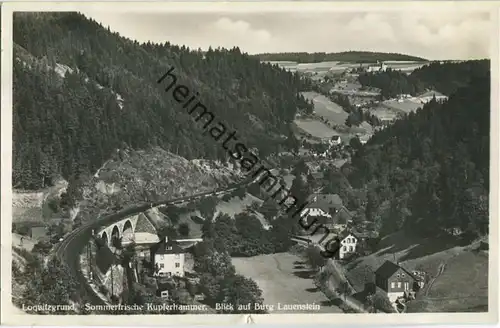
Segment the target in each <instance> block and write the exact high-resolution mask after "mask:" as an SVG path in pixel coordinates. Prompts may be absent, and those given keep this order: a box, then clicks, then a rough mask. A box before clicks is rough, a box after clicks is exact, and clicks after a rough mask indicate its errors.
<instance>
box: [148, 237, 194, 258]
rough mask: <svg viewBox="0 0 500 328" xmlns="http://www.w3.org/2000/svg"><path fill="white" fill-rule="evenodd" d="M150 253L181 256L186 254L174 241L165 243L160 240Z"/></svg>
mask: <svg viewBox="0 0 500 328" xmlns="http://www.w3.org/2000/svg"><path fill="white" fill-rule="evenodd" d="M151 253H153V254H162V255H167V254H182V253H186V251H185V250H183V249H182V248H181V247H180V246H179V244H178V243H177V242H176V241H175V240H169V241H165V240H162V241H160V242H159V243H157V244H155V245H153V246H152V247H151Z"/></svg>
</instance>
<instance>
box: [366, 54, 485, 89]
mask: <svg viewBox="0 0 500 328" xmlns="http://www.w3.org/2000/svg"><path fill="white" fill-rule="evenodd" d="M489 65H490V61H489V60H486V59H483V60H470V61H466V62H459V63H454V62H444V63H438V62H435V63H431V64H429V65H425V66H422V67H420V68H418V69H416V70H414V71H413V72H412V73H411V74H409V75H408V74H406V73H404V72H401V71H399V70H394V69H390V68H389V69H387V71H384V72H370V73H363V74H361V75H360V76H359V78H358V80H359V82H360V83H361V85H363V86H369V87H375V88H379V89H381V96H382V98H393V97H396V96H398V95H400V94H411V95H418V94H420V93H422V92H424V91H425V90H427V89H433V90H437V91H439V92H442V93H443V94H445V95H448V96H449V95H451V94H453V93H454V92H456V91H457V90H458V88H460V87H463V86H466V85H468V84H469V83H470V80H471V79H472V78H474V76H475V75H476V74H478V73H479V74H481V72H484V71H485V70H488V69H489Z"/></svg>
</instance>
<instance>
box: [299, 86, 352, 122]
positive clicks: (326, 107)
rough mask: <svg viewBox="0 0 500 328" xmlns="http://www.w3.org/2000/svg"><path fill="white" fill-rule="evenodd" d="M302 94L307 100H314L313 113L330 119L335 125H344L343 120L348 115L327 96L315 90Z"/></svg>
mask: <svg viewBox="0 0 500 328" xmlns="http://www.w3.org/2000/svg"><path fill="white" fill-rule="evenodd" d="M302 95H303V96H304V98H306V99H307V100H312V101H313V102H314V113H315V114H316V115H319V116H321V117H324V118H325V119H326V120H328V121H332V122H333V123H334V124H337V125H344V124H345V120H346V119H347V117H348V116H349V114H348V113H346V112H345V111H344V110H343V109H342V107H340V106H339V105H337V104H336V103H334V102H332V101H331V100H330V99H328V98H327V97H325V96H323V95H321V94H319V93H316V92H302Z"/></svg>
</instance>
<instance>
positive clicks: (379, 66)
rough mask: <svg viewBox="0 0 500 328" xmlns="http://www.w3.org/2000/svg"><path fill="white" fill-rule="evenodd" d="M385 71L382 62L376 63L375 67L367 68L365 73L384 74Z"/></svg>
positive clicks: (385, 68)
mask: <svg viewBox="0 0 500 328" xmlns="http://www.w3.org/2000/svg"><path fill="white" fill-rule="evenodd" d="M386 70H387V65H385V64H384V62H377V65H376V66H369V67H368V68H367V69H366V71H367V72H384V71H386Z"/></svg>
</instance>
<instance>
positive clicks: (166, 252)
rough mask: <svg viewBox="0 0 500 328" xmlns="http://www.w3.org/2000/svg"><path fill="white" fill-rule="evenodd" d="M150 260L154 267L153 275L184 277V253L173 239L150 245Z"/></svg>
mask: <svg viewBox="0 0 500 328" xmlns="http://www.w3.org/2000/svg"><path fill="white" fill-rule="evenodd" d="M150 253H151V262H152V263H153V267H154V268H156V270H157V271H155V273H154V275H158V276H165V277H172V276H177V277H184V262H185V259H184V254H185V253H186V252H185V251H184V250H183V249H182V248H181V247H180V246H179V245H178V243H177V242H176V241H175V240H170V241H169V240H168V238H167V237H165V240H162V241H160V242H159V243H157V244H156V245H154V246H153V247H151V252H150Z"/></svg>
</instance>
